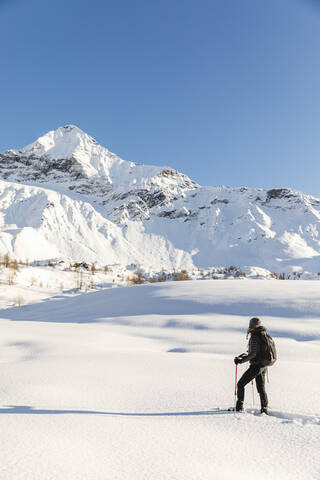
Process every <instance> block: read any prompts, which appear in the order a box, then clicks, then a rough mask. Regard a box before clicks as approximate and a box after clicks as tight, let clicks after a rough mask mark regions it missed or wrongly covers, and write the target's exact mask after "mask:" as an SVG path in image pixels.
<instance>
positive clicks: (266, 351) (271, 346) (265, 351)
mask: <svg viewBox="0 0 320 480" xmlns="http://www.w3.org/2000/svg"><path fill="white" fill-rule="evenodd" d="M259 337H260V354H259V357H260V358H261V364H262V365H264V366H265V367H271V365H273V364H274V363H275V362H276V360H277V350H276V345H275V343H274V340H273V338H272V337H270V335H269V334H268V333H267V332H263V333H261V334H260V335H259Z"/></svg>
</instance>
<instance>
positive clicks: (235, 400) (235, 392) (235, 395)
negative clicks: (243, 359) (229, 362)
mask: <svg viewBox="0 0 320 480" xmlns="http://www.w3.org/2000/svg"><path fill="white" fill-rule="evenodd" d="M237 376H238V364H237V363H236V375H235V385H234V410H233V411H234V415H235V414H236V402H237Z"/></svg>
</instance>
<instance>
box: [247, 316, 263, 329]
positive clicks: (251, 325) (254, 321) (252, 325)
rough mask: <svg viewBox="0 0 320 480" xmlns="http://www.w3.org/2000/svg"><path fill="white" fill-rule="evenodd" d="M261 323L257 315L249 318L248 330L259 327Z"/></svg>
mask: <svg viewBox="0 0 320 480" xmlns="http://www.w3.org/2000/svg"><path fill="white" fill-rule="evenodd" d="M260 325H261V320H260V318H258V317H253V318H251V320H250V322H249V330H251V329H252V328H256V327H259V326H260Z"/></svg>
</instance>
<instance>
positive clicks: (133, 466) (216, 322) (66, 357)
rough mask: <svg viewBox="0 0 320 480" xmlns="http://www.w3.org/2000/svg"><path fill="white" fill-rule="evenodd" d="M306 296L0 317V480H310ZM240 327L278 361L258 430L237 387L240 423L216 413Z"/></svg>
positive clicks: (45, 304)
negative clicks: (261, 337)
mask: <svg viewBox="0 0 320 480" xmlns="http://www.w3.org/2000/svg"><path fill="white" fill-rule="evenodd" d="M318 285H319V284H318V282H311V281H300V282H290V281H281V282H280V281H274V282H261V281H258V280H251V281H234V280H233V281H231V280H225V281H221V282H219V281H198V282H188V281H187V282H166V283H162V284H153V285H141V286H136V287H128V288H113V289H109V290H104V291H100V292H94V293H88V294H82V295H78V296H75V297H69V298H60V299H59V298H58V297H55V298H54V297H53V298H52V299H51V300H43V301H41V302H40V303H36V304H29V305H26V306H22V307H19V308H18V307H16V308H7V309H3V310H1V311H0V319H1V320H0V321H1V337H0V338H1V348H0V362H1V364H2V368H1V384H0V395H1V397H0V398H1V407H0V413H1V421H2V422H1V423H2V428H1V434H0V448H1V462H0V477H1V479H3V480H16V479H27V478H30V479H32V480H38V479H39V480H40V479H41V480H43V479H46V480H51V479H52V480H60V479H61V480H65V479H68V480H75V479H77V480H79V479H80V480H82V479H83V480H91V479H92V480H100V479H101V480H105V479H106V478H108V479H109V478H110V479H115V480H118V479H119V480H142V479H148V480H153V479H154V480H159V479H161V480H195V479H199V480H200V479H201V480H207V479H208V480H209V479H210V480H211V479H212V478H216V479H219V480H220V479H221V480H231V479H232V480H234V478H237V479H239V480H248V479H249V480H250V479H251V478H252V479H253V478H254V479H259V480H271V479H277V480H298V479H299V480H300V479H302V478H303V479H306V480H311V479H318V478H319V475H320V461H319V447H320V406H319V394H320V386H319V382H318V378H319V357H320V327H319V315H320V300H319V286H318ZM6 288H9V287H6ZM10 288H11V289H13V291H14V289H15V288H17V287H15V286H12V287H10ZM253 315H259V316H261V318H262V319H263V323H264V324H265V326H266V327H267V329H268V330H269V331H270V333H271V334H272V335H273V336H274V338H275V340H276V343H277V347H278V354H279V360H278V362H277V363H276V364H275V365H274V366H273V367H272V368H270V369H269V376H270V383H269V384H267V391H268V394H269V399H270V410H271V416H270V417H266V416H260V415H259V414H258V399H257V393H256V392H255V404H254V405H252V402H253V400H252V391H251V387H250V386H248V387H247V388H246V407H247V409H248V411H249V413H247V414H244V415H241V414H237V415H234V414H233V413H231V414H230V413H224V412H221V411H219V410H217V407H219V406H220V407H228V406H230V405H232V404H233V392H234V373H235V367H234V364H233V357H234V356H235V355H237V354H239V353H241V352H243V351H245V349H246V340H245V332H246V328H247V324H248V319H249V318H250V317H251V316H253ZM239 368H240V370H241V372H240V373H242V372H243V371H244V369H245V366H243V365H241V366H240V367H239Z"/></svg>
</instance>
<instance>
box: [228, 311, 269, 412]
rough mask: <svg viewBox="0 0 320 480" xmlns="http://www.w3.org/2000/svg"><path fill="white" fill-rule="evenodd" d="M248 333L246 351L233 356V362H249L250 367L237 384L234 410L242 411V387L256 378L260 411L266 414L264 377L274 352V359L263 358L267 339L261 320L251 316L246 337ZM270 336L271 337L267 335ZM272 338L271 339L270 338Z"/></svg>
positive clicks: (266, 401)
mask: <svg viewBox="0 0 320 480" xmlns="http://www.w3.org/2000/svg"><path fill="white" fill-rule="evenodd" d="M249 334H250V340H249V345H248V353H242V354H241V355H239V356H238V357H235V359H234V363H235V364H236V365H237V364H239V363H245V362H250V367H249V368H248V370H246V371H245V372H244V374H243V375H242V377H241V378H240V380H239V382H238V384H237V403H236V411H237V412H243V400H244V387H245V386H246V385H247V384H248V383H249V382H251V381H252V380H253V379H254V378H255V379H256V385H257V390H258V393H259V395H260V402H261V413H266V414H267V415H268V397H267V393H266V390H265V378H266V372H267V368H268V366H267V365H272V364H273V363H274V362H275V360H276V353H275V352H274V353H275V355H274V357H275V358H274V359H273V360H272V359H271V361H270V360H266V358H265V342H266V341H267V340H266V339H267V337H269V336H268V335H267V331H266V329H265V327H264V326H263V325H262V324H261V320H260V319H259V318H257V317H254V318H251V320H250V323H249V328H248V332H247V338H248V335H249ZM269 338H271V337H269ZM271 340H272V339H271Z"/></svg>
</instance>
